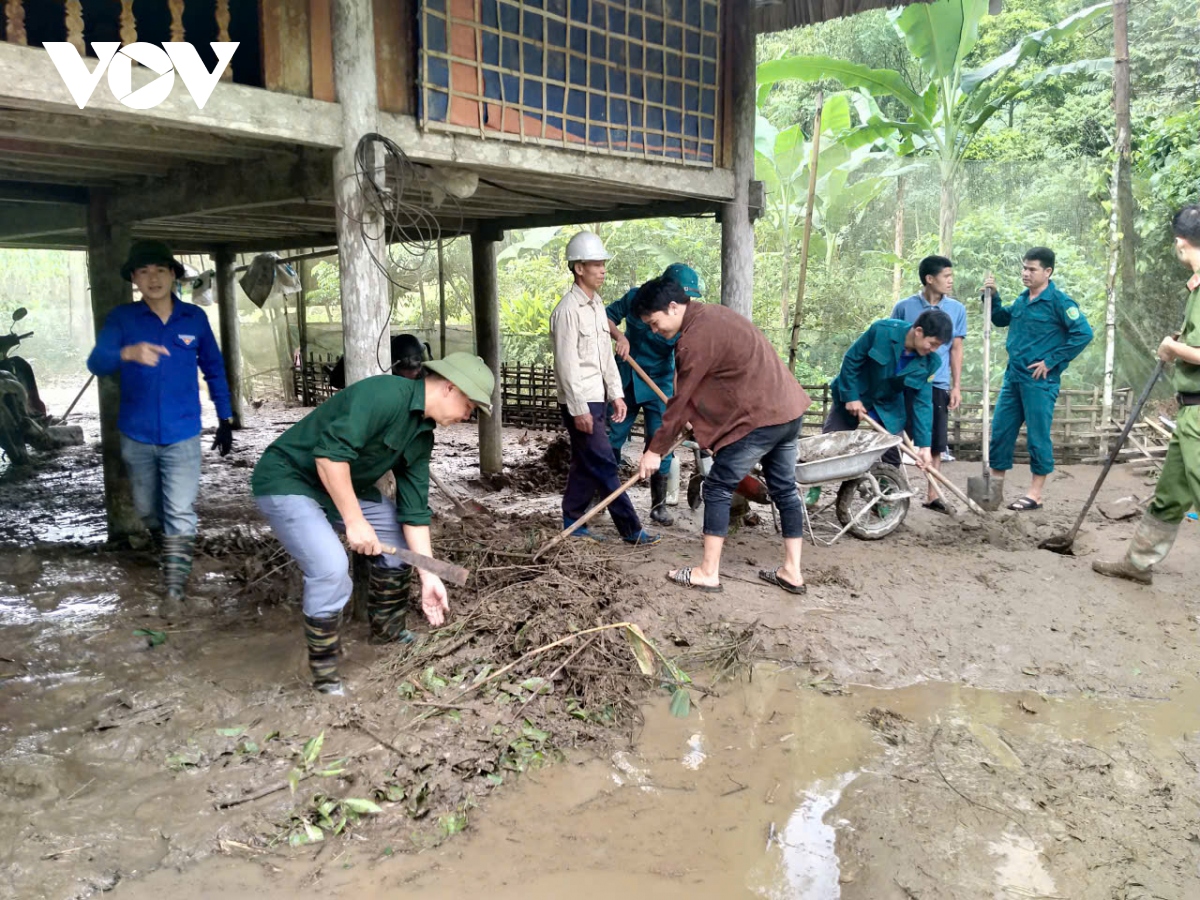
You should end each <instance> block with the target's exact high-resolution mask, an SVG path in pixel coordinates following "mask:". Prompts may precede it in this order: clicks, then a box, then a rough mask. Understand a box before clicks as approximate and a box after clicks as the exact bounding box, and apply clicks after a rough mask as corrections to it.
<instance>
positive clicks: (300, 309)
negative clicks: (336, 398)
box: [296, 259, 316, 406]
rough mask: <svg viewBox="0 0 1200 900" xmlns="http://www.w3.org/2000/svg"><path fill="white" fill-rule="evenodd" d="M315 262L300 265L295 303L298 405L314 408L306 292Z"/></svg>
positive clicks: (310, 284) (307, 260) (309, 285)
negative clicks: (309, 358) (298, 359)
mask: <svg viewBox="0 0 1200 900" xmlns="http://www.w3.org/2000/svg"><path fill="white" fill-rule="evenodd" d="M315 265H316V262H315V261H314V260H311V259H306V260H303V261H302V262H301V263H300V299H299V301H298V302H297V303H296V331H297V332H298V335H297V339H298V341H299V344H300V403H301V405H302V406H316V403H315V402H314V400H313V390H312V389H313V385H312V384H310V383H309V378H308V290H309V288H310V287H311V286H312V270H313V266H315Z"/></svg>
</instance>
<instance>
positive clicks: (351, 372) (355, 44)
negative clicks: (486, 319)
mask: <svg viewBox="0 0 1200 900" xmlns="http://www.w3.org/2000/svg"><path fill="white" fill-rule="evenodd" d="M333 77H334V85H335V89H336V91H337V99H338V102H339V103H340V104H341V108H342V149H341V150H340V151H339V152H338V154H337V156H336V157H334V161H333V178H334V195H335V197H336V199H337V236H338V261H339V263H340V266H341V273H340V274H341V293H342V336H343V340H344V342H345V349H346V384H353V383H354V382H355V381H360V380H362V379H363V378H369V377H370V376H372V375H379V374H381V373H383V372H386V371H388V370H389V369H390V368H391V364H392V359H391V344H390V343H389V341H388V340H387V331H388V316H389V312H390V307H389V305H388V280H387V277H386V276H385V274H384V272H383V270H382V269H381V268H380V267H379V262H384V261H386V259H387V248H386V246H384V244H383V242H382V241H380V240H379V239H378V238H375V237H366V235H381V234H383V230H384V229H383V221H382V217H381V216H380V215H379V214H378V213H377V212H376V211H375V210H369V209H368V208H367V205H366V203H365V202H364V198H363V192H362V190H361V188H360V178H362V177H370V176H372V175H375V172H373V171H370V172H364V173H358V172H357V171H356V165H355V152H356V150H357V149H358V142H359V140H360V139H361V138H362V137H363V135H365V134H368V133H371V132H375V131H378V130H379V128H378V119H379V101H378V90H377V87H376V81H375V25H374V19H373V14H372V0H333ZM377 261H378V262H377ZM381 337H382V339H381Z"/></svg>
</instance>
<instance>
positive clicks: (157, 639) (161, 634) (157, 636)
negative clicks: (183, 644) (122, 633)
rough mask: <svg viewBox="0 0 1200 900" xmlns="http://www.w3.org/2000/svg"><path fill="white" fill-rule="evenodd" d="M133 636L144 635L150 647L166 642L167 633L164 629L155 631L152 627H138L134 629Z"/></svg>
mask: <svg viewBox="0 0 1200 900" xmlns="http://www.w3.org/2000/svg"><path fill="white" fill-rule="evenodd" d="M134 636H136V637H144V638H145V639H146V640H148V641H149V642H150V646H151V647H158V646H159V645H161V644H165V643H166V642H167V633H166V632H165V631H155V630H154V629H153V628H139V629H137V630H136V631H134Z"/></svg>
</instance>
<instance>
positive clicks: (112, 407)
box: [88, 190, 143, 543]
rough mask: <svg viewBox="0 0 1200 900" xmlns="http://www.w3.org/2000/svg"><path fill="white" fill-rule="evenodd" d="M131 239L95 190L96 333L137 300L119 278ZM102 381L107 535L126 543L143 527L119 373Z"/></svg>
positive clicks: (91, 224)
mask: <svg viewBox="0 0 1200 900" xmlns="http://www.w3.org/2000/svg"><path fill="white" fill-rule="evenodd" d="M131 243H132V238H131V235H130V231H129V228H128V226H122V225H112V224H110V223H109V220H108V196H107V195H106V194H105V193H104V192H103V191H99V190H92V191H91V193H90V196H89V207H88V279H89V281H90V282H91V288H92V319H93V320H94V322H95V326H96V334H97V335H98V334H99V333H100V329H101V328H103V327H104V321H105V319H107V318H108V314H109V312H111V311H112V310H113V309H115V308H116V307H118V306H120V305H121V304H122V303H129V302H130V301H131V300H132V299H133V288H132V287H131V286H130V284H129V282H128V281H126V280H125V279H124V278H122V277H121V265H122V264H123V263H124V262H125V258H126V257H127V256H128V255H129V246H130V244H131ZM98 384H99V387H98V390H99V394H100V445H101V452H102V454H103V460H104V508H105V512H106V513H107V516H108V539H109V541H110V542H113V543H126V542H128V540H129V538H130V537H131V536H133V535H135V534H138V533H139V532H141V531H142V530H143V525H142V520H141V518H140V517H139V516H138V514H137V513H136V512H135V511H134V508H133V494H132V492H131V491H130V487H129V476H128V475H127V474H126V472H125V464H124V463H123V462H122V461H121V433H120V431H118V430H117V416H118V414H119V413H120V410H121V381H120V375H112V376H108V377H105V378H101V379H98Z"/></svg>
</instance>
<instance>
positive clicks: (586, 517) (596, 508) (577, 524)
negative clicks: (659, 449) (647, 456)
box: [533, 437, 686, 562]
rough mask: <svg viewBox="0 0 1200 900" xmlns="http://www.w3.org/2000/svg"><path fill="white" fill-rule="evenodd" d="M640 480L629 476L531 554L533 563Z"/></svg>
mask: <svg viewBox="0 0 1200 900" xmlns="http://www.w3.org/2000/svg"><path fill="white" fill-rule="evenodd" d="M684 440H686V438H684V437H681V438H679V440H677V441H676V442H675V443H674V444H672V445H671V449H670V450H668V451H667V452H666V453H665V454H663V455H664V456H670V455H671V454H672V453H674V452H675V451H676V450H678V449H679V445H680V444H682V443H683V442H684ZM641 478H642V476H641V473H640V472H638V473H635V474H634V475H632V476H630V478H629V480H628V481H626V482H625V483H624V484H623V485H621V486H620V487H619V488H617V489H616V490H615V491H613V492H612V493H611V494H609V495H608V496H607V497H605V498H604V499H603V500H601V501H600V502H599V503H597V504H596V505H595V506H593V507H592V508H591V509H589V510H588V511H587V512H586V513H584V514H583V515H582V516H580V517H579V518H578V519H576V520H575V521H574V522H573V523H571V525H570V527H569V528H564V529H563V530H562V533H561V534H559V535H558V536H557V537H555V538H553V539H552V540H550V541H547V542H546V544H545V545H544V546H543V547H542V548H541V549H540V550H538V552H537V553H535V554H533V559H534V561H535V562H536V561H537V559H538V557H540V556H541V555H542V554H543V553H545V552H546V551H547V550H551V549H553V548H554V547H557V546H558V545H559V544H561V543H562V542H563V541H565V540H566V539H567V538H569V537H570V536H571V535H572V534H574V533H575V532H576V531H578V530H579V529H580V528H582V527H583V526H584V525H586V524H587V523H588V522H590V521H591V520H592V519H594V518H596V516H598V515H600V513H602V512H604V510H606V509H608V507H609V505H610V504H611V503H612V502H613V501H614V500H616V499H617V498H618V497H620V496H621V495H622V494H624V493H625V492H626V491H627V490H629V489H630V488H631V487H633V486H634V485H635V484H637V483H638V482H639V481H640V480H641Z"/></svg>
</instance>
